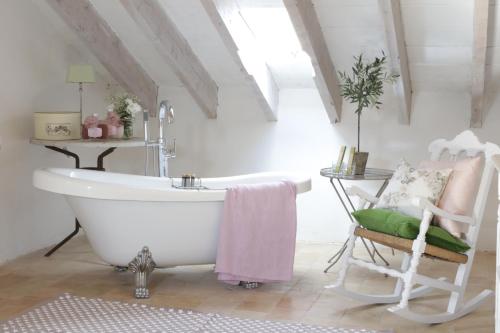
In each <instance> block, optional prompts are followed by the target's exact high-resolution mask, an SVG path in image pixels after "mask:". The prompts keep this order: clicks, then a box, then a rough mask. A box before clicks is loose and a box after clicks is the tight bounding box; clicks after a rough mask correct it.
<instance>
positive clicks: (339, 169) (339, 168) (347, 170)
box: [332, 146, 356, 175]
mask: <svg viewBox="0 0 500 333" xmlns="http://www.w3.org/2000/svg"><path fill="white" fill-rule="evenodd" d="M346 149H347V147H346V146H341V147H340V151H339V157H338V159H337V163H336V164H334V165H333V166H332V169H333V172H335V173H344V174H346V175H352V173H353V160H354V153H355V152H356V148H355V147H351V148H350V149H349V157H348V160H347V165H346V166H345V167H344V157H345V152H346Z"/></svg>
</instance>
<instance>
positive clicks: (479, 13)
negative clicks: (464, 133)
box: [470, 0, 490, 128]
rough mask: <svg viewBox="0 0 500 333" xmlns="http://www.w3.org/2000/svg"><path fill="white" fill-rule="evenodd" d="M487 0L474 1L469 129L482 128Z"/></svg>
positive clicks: (487, 14)
mask: <svg viewBox="0 0 500 333" xmlns="http://www.w3.org/2000/svg"><path fill="white" fill-rule="evenodd" d="M489 10H490V5H489V0H474V14H473V15H474V19H473V20H474V21H473V22H474V23H473V27H474V28H473V29H474V32H473V45H472V86H471V116H470V127H476V128H479V127H482V126H483V117H484V107H485V72H486V51H487V49H488V16H489Z"/></svg>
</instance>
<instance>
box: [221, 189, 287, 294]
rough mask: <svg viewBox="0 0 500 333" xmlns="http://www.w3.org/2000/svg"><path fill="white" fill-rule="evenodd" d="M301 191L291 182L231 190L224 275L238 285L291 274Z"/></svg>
mask: <svg viewBox="0 0 500 333" xmlns="http://www.w3.org/2000/svg"><path fill="white" fill-rule="evenodd" d="M296 193H297V189H296V187H295V184H293V183H291V182H276V183H269V184H258V185H238V186H235V187H233V188H231V189H228V190H227V193H226V198H225V200H224V217H223V221H222V224H221V227H220V230H219V243H218V247H217V261H216V266H215V272H216V273H218V274H219V275H218V279H219V280H221V281H224V282H227V283H230V284H238V283H239V282H240V281H251V282H275V281H290V280H291V279H292V275H293V260H294V256H295V235H296V231H297V210H296V204H295V198H296Z"/></svg>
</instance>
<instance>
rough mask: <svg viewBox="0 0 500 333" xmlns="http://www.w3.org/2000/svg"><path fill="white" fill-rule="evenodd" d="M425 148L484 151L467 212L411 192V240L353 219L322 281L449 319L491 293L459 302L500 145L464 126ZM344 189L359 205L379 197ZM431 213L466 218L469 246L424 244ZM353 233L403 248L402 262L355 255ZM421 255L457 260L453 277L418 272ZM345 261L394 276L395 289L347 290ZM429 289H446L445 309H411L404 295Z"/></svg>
mask: <svg viewBox="0 0 500 333" xmlns="http://www.w3.org/2000/svg"><path fill="white" fill-rule="evenodd" d="M429 151H430V153H431V160H439V159H440V158H441V157H442V156H443V154H444V152H445V151H447V152H448V155H449V156H450V159H451V160H456V159H457V158H458V157H459V156H461V155H462V154H464V155H466V156H468V157H473V156H477V155H479V154H483V155H484V159H485V163H484V169H483V173H482V178H481V182H480V184H479V190H478V193H477V196H476V200H475V203H474V209H473V213H472V216H463V215H454V214H450V213H447V212H446V211H444V210H442V209H440V208H438V207H436V206H435V205H434V204H432V203H431V202H429V201H428V200H426V199H422V198H414V199H413V200H412V204H413V205H415V206H417V207H419V208H421V209H422V210H423V217H422V221H421V224H420V230H419V234H418V236H417V238H416V239H415V240H408V239H403V238H398V237H395V236H389V235H386V234H383V233H379V232H375V231H370V230H367V229H364V228H361V227H360V226H359V225H358V224H357V223H353V224H352V225H351V228H350V238H349V241H348V245H347V250H346V253H345V255H344V257H343V258H342V268H341V270H340V272H339V277H338V280H337V282H336V283H335V284H334V285H330V286H326V288H333V290H335V291H336V292H337V293H339V294H342V295H345V296H348V297H351V298H354V299H357V300H360V301H363V302H366V303H369V304H388V303H397V302H399V304H398V305H395V306H393V307H390V308H389V309H388V310H389V311H390V312H392V313H394V314H397V315H399V316H401V317H404V318H407V319H410V320H414V321H417V322H421V323H427V324H436V323H442V322H446V321H450V320H454V319H456V318H459V317H461V316H464V315H466V314H467V313H469V312H471V311H474V310H475V309H476V308H478V307H479V306H480V305H481V304H482V303H483V302H484V301H485V300H486V298H487V297H488V296H490V295H491V294H492V293H493V291H491V290H484V291H482V292H481V293H480V294H478V295H477V296H475V297H474V298H472V299H471V300H469V301H468V302H466V303H464V300H463V298H464V293H465V289H466V287H467V282H468V279H469V275H470V271H471V268H472V263H473V261H474V254H475V252H476V244H477V238H478V234H479V228H480V226H481V223H482V220H483V216H484V210H485V206H486V199H487V197H488V192H489V190H490V186H491V183H492V177H493V172H494V166H493V163H492V156H494V155H496V154H500V148H499V147H498V146H497V145H495V144H492V143H485V144H482V143H481V142H479V140H478V138H477V137H476V136H475V135H474V134H473V133H472V132H471V131H464V132H462V133H461V134H459V135H458V136H457V137H455V139H453V140H451V141H446V140H444V139H439V140H435V141H433V142H432V143H431V144H430V145H429ZM348 193H349V195H356V196H358V197H359V198H360V203H359V209H363V208H366V207H367V206H369V205H371V204H376V203H377V201H378V198H375V197H373V196H371V195H369V194H367V193H365V192H364V191H363V190H361V189H359V188H355V187H354V188H350V189H348ZM434 215H437V216H442V217H445V218H448V219H450V220H453V221H456V222H460V223H465V224H468V225H469V230H468V232H467V235H466V241H467V243H468V244H469V245H470V247H471V248H470V250H468V251H467V252H466V253H465V254H459V253H455V252H452V251H448V250H445V249H441V248H439V247H436V246H432V245H428V244H426V242H425V235H426V233H427V230H428V228H429V225H430V223H431V220H432V218H433V216H434ZM357 237H362V238H366V239H369V240H371V241H374V242H377V243H380V244H383V245H386V246H388V247H391V248H394V249H398V250H402V251H404V252H405V254H404V258H403V262H402V264H401V269H400V270H397V269H391V268H387V267H385V266H379V265H376V264H374V263H371V262H367V261H364V260H361V259H357V258H354V257H353V249H354V245H355V242H356V238H357ZM422 256H430V257H433V258H437V259H440V260H445V261H448V262H453V263H457V264H458V269H457V273H456V277H455V281H454V282H449V281H446V280H445V279H443V278H440V279H435V278H431V277H428V276H425V275H421V274H419V273H417V268H418V265H419V263H420V258H421V257H422ZM350 265H357V266H360V267H364V268H367V269H370V270H374V271H377V272H379V273H382V274H387V275H389V276H391V277H394V278H396V279H397V282H396V286H395V288H394V292H393V293H392V294H390V295H367V294H360V293H356V292H353V291H349V290H347V289H346V288H345V286H344V281H345V279H346V276H347V271H348V269H349V266H350ZM415 284H420V285H421V286H420V287H418V288H414V285H415ZM433 289H442V290H446V291H449V292H451V296H450V299H449V302H448V309H447V311H446V312H443V313H439V314H433V315H429V314H419V313H415V312H413V311H411V310H410V309H409V307H408V301H409V300H410V299H413V298H416V297H420V296H423V295H425V294H427V293H428V292H430V291H432V290H433Z"/></svg>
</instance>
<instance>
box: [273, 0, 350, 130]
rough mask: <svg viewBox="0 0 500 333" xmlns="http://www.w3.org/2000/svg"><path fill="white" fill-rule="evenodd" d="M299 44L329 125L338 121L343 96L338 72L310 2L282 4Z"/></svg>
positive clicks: (288, 0) (286, 1) (286, 0)
mask: <svg viewBox="0 0 500 333" xmlns="http://www.w3.org/2000/svg"><path fill="white" fill-rule="evenodd" d="M283 2H284V4H285V7H286V9H287V11H288V14H289V15H290V19H291V21H292V24H293V26H294V28H295V32H296V33H297V36H298V38H299V40H300V43H301V45H302V48H303V49H304V51H305V52H306V53H307V54H308V55H309V57H310V58H311V63H312V66H313V69H314V72H315V76H314V82H315V83H316V87H317V89H318V92H319V94H320V96H321V100H322V101H323V104H324V106H325V109H326V112H327V114H328V118H329V119H330V122H331V123H336V122H339V121H340V118H341V114H342V96H341V95H340V86H339V81H338V77H337V70H336V69H335V66H334V64H333V61H332V57H331V55H330V52H329V51H328V47H327V44H326V41H325V38H324V36H323V31H322V30H321V25H320V23H319V19H318V16H317V14H316V11H315V9H314V5H313V3H312V1H311V0H283Z"/></svg>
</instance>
